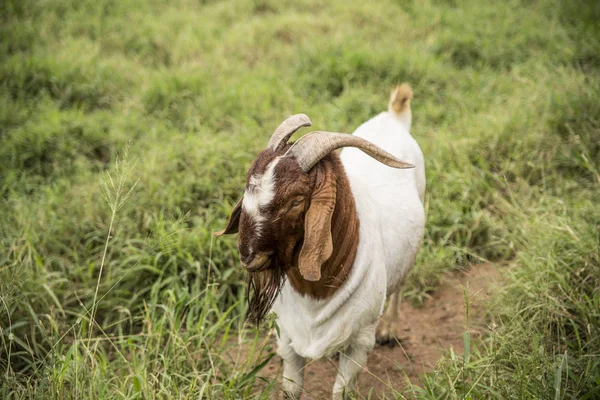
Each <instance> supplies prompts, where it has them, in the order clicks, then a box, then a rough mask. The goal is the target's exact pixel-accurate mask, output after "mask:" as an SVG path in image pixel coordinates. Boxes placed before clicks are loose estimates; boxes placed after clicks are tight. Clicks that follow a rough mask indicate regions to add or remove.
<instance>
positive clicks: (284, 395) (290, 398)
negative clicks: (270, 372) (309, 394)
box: [280, 390, 300, 400]
mask: <svg viewBox="0 0 600 400" xmlns="http://www.w3.org/2000/svg"><path fill="white" fill-rule="evenodd" d="M280 399H282V400H300V395H298V396H296V394H295V393H292V392H288V391H287V390H284V391H282V392H281V396H280Z"/></svg>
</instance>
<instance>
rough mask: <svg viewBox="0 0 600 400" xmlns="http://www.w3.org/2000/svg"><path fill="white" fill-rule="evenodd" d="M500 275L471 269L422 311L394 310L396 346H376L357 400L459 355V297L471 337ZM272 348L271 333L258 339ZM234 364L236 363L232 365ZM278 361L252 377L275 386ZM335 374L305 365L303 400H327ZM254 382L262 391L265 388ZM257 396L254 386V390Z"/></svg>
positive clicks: (483, 267) (377, 395) (332, 365)
mask: <svg viewBox="0 0 600 400" xmlns="http://www.w3.org/2000/svg"><path fill="white" fill-rule="evenodd" d="M499 277H500V273H499V271H498V266H496V265H494V264H480V265H474V266H472V267H471V268H470V269H469V270H468V271H464V272H456V273H454V274H452V275H449V276H448V277H447V279H446V280H445V283H444V284H443V285H442V286H441V287H440V288H439V289H438V290H437V291H436V292H434V293H432V294H431V297H430V298H428V299H427V300H426V301H425V302H424V304H423V306H421V307H413V306H412V305H411V304H409V303H408V302H403V303H402V304H401V305H400V319H399V321H398V328H399V329H398V332H399V344H396V346H394V347H393V348H391V347H388V346H376V347H375V349H374V350H373V351H372V352H371V354H370V356H369V360H368V363H367V366H366V367H365V368H364V369H363V372H362V373H361V374H360V377H359V379H358V386H357V387H358V390H359V393H360V395H361V396H364V397H368V398H371V399H381V398H385V397H386V394H387V398H390V395H391V393H392V390H391V389H396V390H398V389H401V388H403V387H406V382H407V380H409V381H410V382H412V383H414V384H417V385H418V384H419V383H420V382H421V376H422V374H423V373H425V372H427V371H430V370H432V369H433V368H434V367H435V366H436V364H437V362H438V360H439V359H440V357H441V356H442V354H443V353H445V352H448V351H449V350H450V349H451V348H452V349H453V351H454V352H455V353H457V354H462V353H463V351H464V347H463V335H464V332H465V328H466V324H465V319H466V313H465V293H464V290H466V293H467V295H468V298H469V327H468V329H469V332H470V334H471V337H472V338H477V337H480V336H481V335H482V334H483V333H485V332H486V331H488V330H489V328H488V325H489V323H490V321H489V320H488V319H487V317H486V308H485V302H486V300H487V299H488V298H489V296H490V294H491V293H492V292H493V290H494V289H495V288H496V287H497V284H498V282H499ZM264 340H265V341H268V342H270V343H271V344H272V345H273V347H275V337H274V335H273V334H271V335H269V336H268V337H265V338H264ZM235 353H236V354H235V355H233V354H232V362H236V363H237V362H240V361H241V359H245V360H247V359H248V357H249V356H250V357H252V356H251V355H249V354H248V352H247V350H245V349H244V346H240V347H238V348H237V349H236V351H235ZM238 365H239V364H238ZM281 372H282V367H281V359H280V358H279V357H278V356H275V357H273V358H272V359H271V360H270V361H269V363H268V364H267V365H266V367H265V368H263V369H262V371H261V372H260V373H259V374H258V375H259V376H261V377H263V378H266V379H265V380H264V381H272V380H274V379H276V380H277V382H280V381H281ZM336 373H337V361H335V360H319V361H309V362H308V364H307V366H306V371H305V379H304V385H305V387H304V392H303V395H302V399H303V400H321V399H329V398H331V391H332V389H333V384H334V382H335V376H336ZM264 381H262V383H259V384H258V385H259V386H264V385H265V383H264ZM257 392H258V393H260V387H257Z"/></svg>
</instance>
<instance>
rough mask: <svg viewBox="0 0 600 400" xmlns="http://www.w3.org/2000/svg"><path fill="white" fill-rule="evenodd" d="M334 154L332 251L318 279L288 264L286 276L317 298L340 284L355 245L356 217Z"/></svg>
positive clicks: (357, 233)
mask: <svg viewBox="0 0 600 400" xmlns="http://www.w3.org/2000/svg"><path fill="white" fill-rule="evenodd" d="M332 158H333V160H332V161H333V163H332V164H333V165H332V167H333V171H334V173H335V175H336V187H337V191H336V205H335V209H334V211H333V216H332V219H331V237H332V242H333V253H332V254H331V257H330V258H329V260H327V261H326V262H325V263H324V264H323V266H322V267H321V280H319V281H317V282H311V281H307V280H305V279H304V278H303V277H302V275H300V271H299V270H298V268H290V269H289V270H288V271H287V276H288V279H289V282H290V284H291V285H292V287H293V288H294V289H295V290H296V291H297V292H298V293H300V294H301V295H308V296H310V297H313V298H316V299H325V298H328V297H330V296H332V295H333V294H334V293H335V292H336V291H337V289H338V288H339V287H341V286H342V285H343V284H344V282H345V281H346V279H347V278H348V276H349V275H350V271H351V270H352V264H353V263H354V258H355V256H356V250H357V248H358V236H359V220H358V215H357V213H356V205H355V203H354V196H353V195H352V191H351V189H350V182H349V181H348V178H347V176H346V172H345V170H344V167H343V165H342V163H341V162H340V160H339V158H338V157H336V156H334V157H332Z"/></svg>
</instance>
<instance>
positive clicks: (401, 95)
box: [388, 83, 413, 116]
mask: <svg viewBox="0 0 600 400" xmlns="http://www.w3.org/2000/svg"><path fill="white" fill-rule="evenodd" d="M412 98H413V92H412V89H411V87H410V85H409V84H408V83H403V84H402V85H400V86H396V87H395V88H394V90H392V94H391V96H390V103H389V104H388V111H389V112H391V113H394V114H396V115H398V116H399V115H402V114H404V113H406V112H409V113H410V101H411V100H412Z"/></svg>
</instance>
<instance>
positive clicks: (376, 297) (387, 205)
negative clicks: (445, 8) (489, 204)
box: [218, 85, 425, 398]
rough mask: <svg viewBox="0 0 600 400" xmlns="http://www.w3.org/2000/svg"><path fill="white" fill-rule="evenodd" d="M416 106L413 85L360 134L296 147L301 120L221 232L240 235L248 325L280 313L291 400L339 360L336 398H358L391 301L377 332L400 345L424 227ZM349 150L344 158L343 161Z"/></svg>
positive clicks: (277, 144) (277, 142)
mask: <svg viewBox="0 0 600 400" xmlns="http://www.w3.org/2000/svg"><path fill="white" fill-rule="evenodd" d="M411 98H412V92H411V91H410V88H409V87H408V86H407V85H403V86H401V87H400V88H398V89H396V91H394V93H393V94H392V99H391V100H390V108H389V111H388V112H384V113H381V114H379V115H378V116H377V117H375V118H373V119H371V120H369V121H367V122H366V123H365V124H363V125H361V126H360V127H359V128H358V129H357V130H356V131H355V133H354V134H353V135H346V134H340V133H332V132H318V131H317V132H312V133H309V134H307V135H305V136H303V137H302V138H301V139H300V140H298V141H297V142H295V143H293V144H292V143H288V139H289V138H290V136H291V135H292V134H293V133H294V132H296V131H297V130H298V129H300V128H301V127H303V126H309V125H311V123H310V120H309V119H308V117H307V116H306V115H303V114H298V115H295V116H292V117H290V118H289V119H287V120H286V121H284V122H283V123H282V124H281V125H280V126H279V127H278V128H277V130H276V131H275V132H274V134H273V136H272V137H271V139H270V141H269V144H268V146H267V148H266V149H265V150H263V151H262V152H261V153H260V154H259V155H258V157H257V158H256V160H255V161H254V162H253V163H252V165H251V167H250V169H249V171H248V174H247V177H246V181H247V183H246V190H245V192H244V196H243V198H242V199H241V200H240V201H239V202H238V203H237V204H236V206H235V207H234V209H233V212H232V214H231V217H230V220H229V222H228V224H227V227H226V228H225V229H224V230H223V231H222V232H220V233H219V234H218V235H221V234H228V233H236V232H239V238H238V249H239V252H240V258H241V261H242V264H243V265H244V267H245V268H246V269H247V271H248V272H249V288H248V291H249V294H250V300H249V301H250V302H249V318H250V319H252V320H255V321H260V320H261V319H262V318H263V317H264V315H265V314H266V313H267V312H268V311H270V310H271V309H272V310H273V311H275V313H276V314H277V318H278V324H279V328H280V338H279V350H278V352H279V354H280V356H281V357H282V358H283V361H284V372H283V378H284V382H283V389H284V394H285V395H286V396H287V397H289V398H299V397H300V394H301V391H302V385H303V367H304V365H305V359H307V358H310V359H318V358H321V357H327V356H331V355H333V354H334V353H337V352H339V353H340V367H339V374H338V377H337V379H336V383H335V386H334V398H341V397H342V396H344V394H345V393H348V392H349V391H350V390H352V389H353V384H354V381H355V379H356V376H357V374H358V373H359V372H360V370H361V369H362V367H363V366H364V365H365V363H366V360H367V355H368V352H369V351H370V350H371V349H372V348H373V346H374V344H375V337H376V327H377V322H378V319H379V317H380V316H381V314H382V312H383V306H384V304H385V300H386V295H389V296H388V297H389V298H390V307H393V308H394V309H393V310H388V311H386V317H385V318H384V321H383V324H382V329H381V331H380V332H379V333H378V334H379V336H380V339H382V340H390V339H393V336H394V331H393V326H394V325H393V322H395V321H394V320H395V318H396V317H397V316H396V308H397V299H398V297H399V295H398V294H397V291H398V290H399V286H400V284H401V282H402V281H403V279H404V277H405V276H406V274H407V272H408V271H409V270H410V269H411V268H412V266H413V264H414V261H415V257H416V254H417V252H418V249H419V247H420V243H421V239H422V236H423V231H424V223H425V217H424V210H423V195H424V189H425V175H424V165H423V156H422V153H421V150H420V149H419V146H418V145H417V143H416V142H415V141H414V139H413V138H412V136H411V135H410V123H411V115H410V100H411ZM342 147H347V149H345V150H344V151H342V154H341V156H340V155H338V154H337V153H335V152H334V150H335V149H339V148H342ZM384 149H385V150H384ZM400 160H405V161H400ZM390 167H392V168H390ZM413 167H416V168H413Z"/></svg>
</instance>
